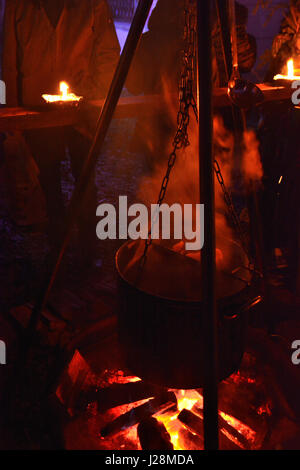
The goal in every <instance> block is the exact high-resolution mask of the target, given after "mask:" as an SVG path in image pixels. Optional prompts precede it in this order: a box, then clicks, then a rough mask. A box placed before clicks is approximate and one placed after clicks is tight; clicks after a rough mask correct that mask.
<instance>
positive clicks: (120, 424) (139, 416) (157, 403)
mask: <svg viewBox="0 0 300 470" xmlns="http://www.w3.org/2000/svg"><path fill="white" fill-rule="evenodd" d="M172 407H174V409H175V410H176V408H177V399H176V395H175V394H174V393H173V392H166V393H162V394H161V395H160V396H159V397H157V398H153V399H152V400H149V401H148V402H147V403H145V404H143V405H140V406H137V407H135V408H133V409H131V410H130V411H128V412H127V413H124V414H123V415H121V416H119V417H118V418H116V419H114V420H113V421H111V422H110V423H108V424H107V425H106V426H104V428H102V430H101V431H100V434H101V436H103V437H106V436H109V435H111V434H116V433H118V432H120V431H122V430H124V429H126V428H129V427H131V426H134V425H135V424H137V423H139V422H140V421H142V420H143V419H145V418H147V417H150V416H152V415H154V414H156V413H159V412H163V411H165V410H166V409H171V408H172Z"/></svg>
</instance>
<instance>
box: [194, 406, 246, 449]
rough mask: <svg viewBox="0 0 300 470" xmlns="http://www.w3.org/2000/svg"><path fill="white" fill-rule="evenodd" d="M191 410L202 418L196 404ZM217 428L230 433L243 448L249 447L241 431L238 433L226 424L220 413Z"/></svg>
mask: <svg viewBox="0 0 300 470" xmlns="http://www.w3.org/2000/svg"><path fill="white" fill-rule="evenodd" d="M192 411H193V412H194V413H195V414H196V415H198V416H199V417H200V418H201V419H203V411H202V410H201V409H200V408H198V407H197V406H196V405H195V406H194V407H193V409H192ZM219 428H220V430H221V431H222V430H224V431H225V432H226V433H227V434H230V435H231V436H232V437H233V438H234V440H235V442H239V443H240V444H241V446H242V447H243V448H244V449H247V450H250V448H251V447H250V445H249V442H248V441H247V439H246V438H245V437H244V436H243V435H242V434H241V433H239V432H238V431H237V430H236V429H235V428H234V427H232V426H230V424H228V423H227V421H226V420H225V419H224V418H222V416H220V415H219Z"/></svg>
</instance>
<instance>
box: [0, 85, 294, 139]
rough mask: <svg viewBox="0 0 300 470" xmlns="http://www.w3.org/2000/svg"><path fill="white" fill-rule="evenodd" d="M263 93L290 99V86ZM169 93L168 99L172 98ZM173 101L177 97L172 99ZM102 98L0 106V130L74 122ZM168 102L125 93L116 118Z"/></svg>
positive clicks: (94, 111)
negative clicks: (71, 104) (52, 105)
mask: <svg viewBox="0 0 300 470" xmlns="http://www.w3.org/2000/svg"><path fill="white" fill-rule="evenodd" d="M259 86H260V88H261V90H262V91H263V93H264V96H265V102H271V101H281V100H285V101H286V100H289V99H291V95H292V91H293V90H292V89H291V88H288V87H273V86H269V85H267V84H261V85H259ZM173 98H175V100H176V96H175V97H171V100H170V101H173ZM175 102H176V101H175ZM103 104H104V100H97V101H91V102H88V103H87V104H86V105H84V106H83V107H82V108H81V109H79V110H78V109H76V108H69V109H68V108H66V109H54V110H53V109H52V110H46V109H45V110H43V111H37V110H31V109H27V108H1V109H0V131H2V132H3V131H6V132H12V131H23V130H27V129H42V128H47V127H57V126H59V127H61V126H70V125H76V123H78V122H79V121H80V119H81V118H88V119H93V118H95V119H96V117H97V115H98V114H99V111H100V109H101V107H102V106H103ZM229 105H230V100H229V98H228V96H227V89H226V88H216V89H215V90H214V106H215V108H221V107H226V106H229ZM166 109H168V103H167V102H166V100H165V99H164V98H163V97H162V96H161V95H146V96H128V97H123V98H121V99H120V101H119V104H118V106H117V110H116V113H115V118H130V117H135V116H141V115H143V116H147V115H151V114H155V113H164V112H165V111H166Z"/></svg>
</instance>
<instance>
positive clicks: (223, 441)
mask: <svg viewBox="0 0 300 470" xmlns="http://www.w3.org/2000/svg"><path fill="white" fill-rule="evenodd" d="M178 419H179V421H181V423H182V424H184V425H185V426H186V427H187V428H188V429H189V431H191V432H192V433H194V434H196V435H197V436H199V437H201V436H202V435H203V419H201V418H200V417H199V416H197V415H195V414H194V413H192V411H189V410H182V411H181V413H180V414H179V416H178ZM219 440H220V449H222V450H241V447H240V446H238V445H237V444H235V442H233V441H232V440H231V439H229V437H227V435H225V434H224V433H221V432H220V433H219Z"/></svg>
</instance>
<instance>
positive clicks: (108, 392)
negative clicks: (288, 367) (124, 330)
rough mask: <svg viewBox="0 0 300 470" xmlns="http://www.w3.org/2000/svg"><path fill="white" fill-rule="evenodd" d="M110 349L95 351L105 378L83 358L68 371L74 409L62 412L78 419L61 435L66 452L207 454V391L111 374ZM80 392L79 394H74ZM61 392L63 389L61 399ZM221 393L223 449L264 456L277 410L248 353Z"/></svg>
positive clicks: (117, 371) (123, 372)
mask: <svg viewBox="0 0 300 470" xmlns="http://www.w3.org/2000/svg"><path fill="white" fill-rule="evenodd" d="M112 344H114V340H113V339H112V338H109V340H108V341H107V344H106V343H105V344H103V345H102V346H103V348H101V351H99V350H98V351H97V354H96V356H97V358H96V357H95V363H98V362H99V353H101V357H102V359H103V358H104V362H105V363H106V366H108V362H109V364H110V365H109V366H108V367H106V366H105V368H104V369H103V370H102V371H101V372H99V373H98V372H97V373H95V369H94V366H93V361H91V362H90V360H89V359H90V357H89V355H88V356H86V355H85V358H86V359H87V362H86V360H85V359H84V358H83V356H82V355H81V354H80V353H79V352H78V351H77V352H76V353H75V355H74V357H73V360H72V361H71V364H70V365H69V367H68V374H67V377H66V382H68V384H70V383H71V384H73V387H72V391H70V390H69V392H68V393H66V395H68V396H69V397H71V402H72V403H70V402H68V404H67V403H65V405H66V407H67V408H68V409H69V412H70V413H71V414H72V415H73V418H72V420H71V421H70V423H69V424H68V425H67V427H66V429H65V432H64V434H65V440H66V448H68V449H85V448H87V449H105V450H141V449H145V450H169V449H174V450H202V449H203V448H204V444H203V397H202V390H200V389H194V390H179V389H168V388H164V387H157V386H154V385H152V384H149V383H147V382H144V381H142V380H141V379H140V378H138V377H135V376H130V375H128V371H126V369H123V368H122V369H119V368H115V367H112V365H111V363H112V361H111V356H112V355H113V352H112ZM106 356H110V359H107V360H106V359H105V357H106ZM106 361H108V362H106ZM76 387H77V388H79V393H76V392H75V393H74V391H75V390H76ZM270 387H271V388H272V384H271V385H270ZM64 388H65V383H62V384H61V386H60V387H59V389H58V392H57V394H58V395H59V396H60V397H61V394H62V391H63V390H64ZM220 390H221V392H222V393H221V395H220V405H219V423H220V448H221V449H223V450H225V449H226V450H248V449H252V450H254V449H261V448H262V447H263V446H264V445H266V442H267V440H268V439H269V438H270V436H269V431H270V426H271V425H274V422H273V417H272V413H273V407H274V403H273V399H272V398H270V394H269V390H268V388H266V383H265V377H264V376H263V374H262V373H261V372H260V367H258V366H257V364H256V359H255V357H254V356H253V355H252V354H251V353H249V352H247V353H246V354H245V356H244V360H243V363H242V367H241V369H240V371H239V372H238V373H235V374H233V375H232V376H231V377H230V378H228V379H226V380H225V381H224V382H222V383H221V384H220ZM62 401H63V400H62ZM83 430H84V432H83Z"/></svg>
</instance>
